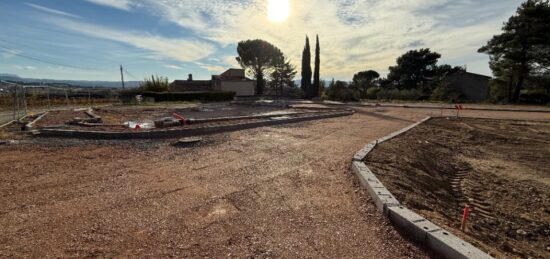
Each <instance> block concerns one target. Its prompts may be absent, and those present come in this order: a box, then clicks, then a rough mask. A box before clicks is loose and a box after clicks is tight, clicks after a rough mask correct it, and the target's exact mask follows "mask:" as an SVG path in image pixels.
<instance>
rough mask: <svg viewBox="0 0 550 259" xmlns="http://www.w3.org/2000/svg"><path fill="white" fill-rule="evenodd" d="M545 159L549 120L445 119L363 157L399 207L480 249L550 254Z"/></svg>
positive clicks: (549, 182)
mask: <svg viewBox="0 0 550 259" xmlns="http://www.w3.org/2000/svg"><path fill="white" fill-rule="evenodd" d="M434 158H436V159H434ZM549 158H550V122H521V121H513V120H487V119H456V118H451V119H433V120H430V121H428V122H427V123H425V124H422V125H420V126H419V127H416V128H414V129H413V130H411V131H409V132H407V133H405V134H404V135H402V136H400V137H398V138H396V139H393V140H390V141H389V142H385V143H383V144H381V145H380V146H378V147H377V148H376V149H375V151H374V152H372V153H370V154H369V156H368V157H367V159H366V163H367V165H368V166H369V167H370V168H371V170H373V172H374V173H375V174H377V175H378V176H379V177H380V179H381V181H383V182H384V183H385V184H386V185H387V187H388V189H389V190H390V191H391V192H393V193H394V195H395V196H396V197H397V198H398V199H399V200H400V201H401V202H403V203H404V204H405V205H406V206H408V207H410V208H412V209H414V210H416V211H418V212H419V213H420V214H422V215H424V216H426V217H427V218H428V219H431V220H434V221H435V222H437V223H439V224H441V225H444V226H446V227H447V228H452V229H454V230H455V231H453V232H455V233H457V234H458V235H459V236H462V237H464V238H466V239H467V240H469V241H471V242H472V243H474V244H475V245H477V246H479V247H480V248H482V249H483V250H485V251H488V252H491V254H493V255H496V256H497V257H521V258H549V257H550V159H549ZM466 203H468V204H470V205H471V206H472V209H473V211H472V217H471V222H470V225H468V228H467V230H466V231H465V233H462V232H460V230H459V229H460V219H461V217H462V209H463V208H464V204H466Z"/></svg>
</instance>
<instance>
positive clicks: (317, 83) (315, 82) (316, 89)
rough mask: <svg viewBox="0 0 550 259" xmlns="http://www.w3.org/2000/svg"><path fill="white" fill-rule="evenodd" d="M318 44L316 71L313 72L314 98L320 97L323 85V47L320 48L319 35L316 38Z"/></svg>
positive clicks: (316, 45) (316, 47)
mask: <svg viewBox="0 0 550 259" xmlns="http://www.w3.org/2000/svg"><path fill="white" fill-rule="evenodd" d="M316 38H317V39H316V40H317V42H316V44H315V70H314V72H313V89H312V94H313V97H317V96H319V89H320V85H321V74H320V73H321V57H320V55H321V47H320V46H319V35H317V37H316Z"/></svg>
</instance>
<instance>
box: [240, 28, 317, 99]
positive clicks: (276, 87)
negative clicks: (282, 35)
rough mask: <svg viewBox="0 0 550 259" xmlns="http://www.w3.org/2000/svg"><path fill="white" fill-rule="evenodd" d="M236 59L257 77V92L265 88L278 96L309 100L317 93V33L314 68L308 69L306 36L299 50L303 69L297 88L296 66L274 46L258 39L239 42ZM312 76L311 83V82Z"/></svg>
mask: <svg viewBox="0 0 550 259" xmlns="http://www.w3.org/2000/svg"><path fill="white" fill-rule="evenodd" d="M237 53H238V55H239V56H238V57H237V58H236V59H237V62H238V63H239V64H240V65H241V67H243V68H245V69H246V70H247V71H248V72H249V74H250V75H252V76H253V77H254V79H255V80H256V95H264V94H265V91H266V90H268V91H270V92H269V94H273V95H277V96H283V95H285V96H294V97H302V98H306V99H312V98H315V97H318V96H319V93H320V85H321V79H320V78H321V76H320V69H321V68H320V67H321V58H320V54H321V48H320V44H319V35H317V37H316V44H315V62H314V65H315V67H314V70H313V71H312V69H311V48H310V45H309V37H308V36H307V35H306V43H305V46H304V50H303V53H302V70H301V76H302V80H301V84H300V90H301V91H300V90H299V89H297V87H296V84H295V83H294V78H295V77H296V74H297V71H296V67H295V66H294V65H292V64H291V63H290V60H288V58H287V57H286V56H285V55H284V54H283V52H282V51H281V50H280V49H279V48H277V47H276V46H275V45H273V44H271V43H269V42H267V41H264V40H261V39H256V40H246V41H241V42H239V44H238V45H237ZM312 77H313V82H312Z"/></svg>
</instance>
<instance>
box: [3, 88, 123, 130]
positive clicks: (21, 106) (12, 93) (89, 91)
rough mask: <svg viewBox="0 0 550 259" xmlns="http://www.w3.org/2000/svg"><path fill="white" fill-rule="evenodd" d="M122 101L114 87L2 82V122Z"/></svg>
mask: <svg viewBox="0 0 550 259" xmlns="http://www.w3.org/2000/svg"><path fill="white" fill-rule="evenodd" d="M118 102H119V99H118V92H117V91H115V90H114V89H107V88H93V87H90V88H77V87H69V86H51V85H22V84H17V83H11V82H5V81H0V125H2V124H4V123H7V122H10V121H12V120H19V119H21V118H23V117H24V116H26V115H29V114H36V113H40V112H44V111H48V110H55V109H63V108H79V107H89V106H96V105H104V104H113V103H118Z"/></svg>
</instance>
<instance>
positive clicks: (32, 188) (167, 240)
mask: <svg viewBox="0 0 550 259" xmlns="http://www.w3.org/2000/svg"><path fill="white" fill-rule="evenodd" d="M439 113H440V111H438V110H425V109H403V108H360V109H358V110H357V113H356V114H355V115H353V116H349V117H342V118H334V119H327V120H320V121H313V122H305V123H298V124H291V125H282V126H276V127H264V128H257V129H251V130H245V131H240V132H233V133H227V134H219V135H215V136H208V137H205V138H204V142H203V143H202V144H201V145H200V146H198V147H194V148H186V149H182V148H175V147H172V146H170V145H169V144H170V141H168V140H163V141H133V142H132V141H81V140H65V139H64V140H55V139H33V140H30V141H29V143H27V144H25V143H23V144H20V145H8V146H0V153H1V155H0V172H1V173H0V194H1V197H2V198H1V199H0V229H1V230H0V257H169V256H174V257H239V258H242V257H260V258H266V257H301V258H311V257H330V258H358V257H361V258H426V257H429V254H427V253H426V252H425V251H424V250H423V249H422V248H419V247H417V246H415V245H414V244H412V243H410V242H409V241H407V240H406V239H405V238H403V237H402V236H401V235H400V234H399V233H397V232H396V231H395V230H394V229H393V227H392V226H391V225H390V224H389V223H388V221H387V220H386V219H385V218H383V217H382V216H381V215H380V214H379V212H378V211H377V210H376V208H375V206H374V205H373V204H372V202H371V201H370V199H369V198H368V196H367V195H366V194H365V192H364V191H363V190H362V189H361V188H360V187H359V185H358V183H357V180H356V178H355V176H354V175H353V174H352V173H351V172H350V170H349V162H350V160H351V157H352V156H353V154H354V153H355V152H356V151H357V150H359V149H360V148H361V147H362V146H363V145H364V144H366V143H367V142H369V141H371V140H373V139H376V138H379V137H382V136H384V135H387V134H389V133H391V132H393V131H396V130H398V129H400V128H403V127H405V126H407V125H409V124H412V123H413V122H415V121H418V120H420V119H422V118H424V117H425V116H427V115H439ZM463 115H468V116H483V117H488V116H490V117H508V118H518V117H521V118H530V119H550V115H549V114H548V113H501V112H473V111H467V112H464V113H463Z"/></svg>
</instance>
